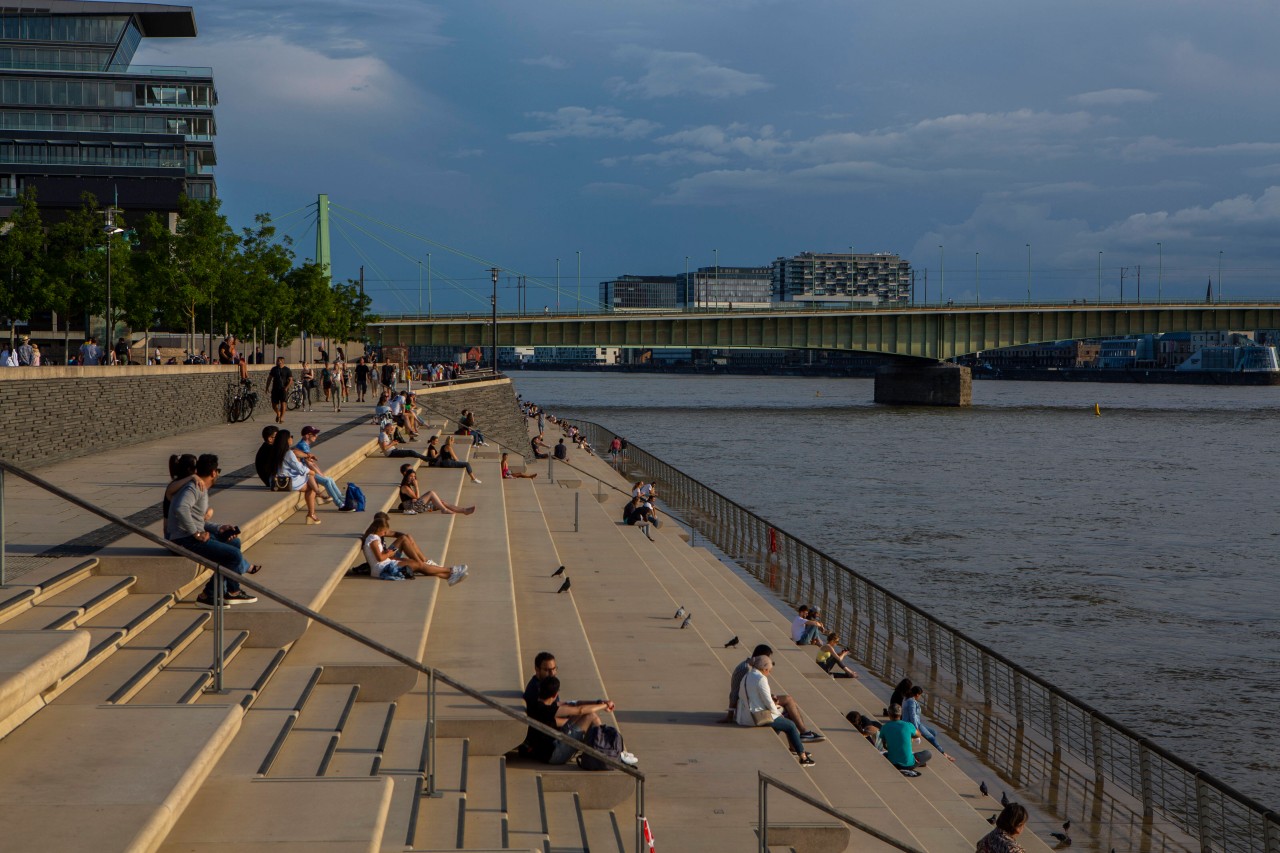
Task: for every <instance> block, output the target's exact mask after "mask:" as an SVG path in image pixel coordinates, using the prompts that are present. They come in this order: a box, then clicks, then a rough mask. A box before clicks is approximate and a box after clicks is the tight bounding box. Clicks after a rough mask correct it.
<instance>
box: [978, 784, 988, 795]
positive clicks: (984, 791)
mask: <svg viewBox="0 0 1280 853" xmlns="http://www.w3.org/2000/svg"><path fill="white" fill-rule="evenodd" d="M978 790H979V791H981V792H982V796H984V797H985V796H987V794H989V793H991V789H990V788H988V787H987V783H986V782H983V783H982V784H981V785H979V786H978Z"/></svg>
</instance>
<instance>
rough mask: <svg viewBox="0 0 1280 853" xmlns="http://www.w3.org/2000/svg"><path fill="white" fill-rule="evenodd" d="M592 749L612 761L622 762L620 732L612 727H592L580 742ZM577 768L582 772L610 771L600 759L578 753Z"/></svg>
mask: <svg viewBox="0 0 1280 853" xmlns="http://www.w3.org/2000/svg"><path fill="white" fill-rule="evenodd" d="M582 742H583V743H584V744H586V745H587V746H589V747H591V748H592V749H596V750H599V751H600V752H603V753H604V754H605V755H607V756H609V757H610V758H612V759H613V760H614V761H621V760H622V749H623V746H622V732H620V731H618V730H617V729H615V728H614V727H613V726H592V727H591V728H590V729H588V730H587V736H586V737H585V738H584V739H583V741H582ZM578 766H579V767H581V768H582V769H583V770H612V769H613V768H611V767H609V766H608V765H607V764H605V763H604V762H602V761H601V760H600V759H598V758H596V757H594V756H591V755H584V754H581V753H579V755H578Z"/></svg>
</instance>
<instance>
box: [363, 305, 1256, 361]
mask: <svg viewBox="0 0 1280 853" xmlns="http://www.w3.org/2000/svg"><path fill="white" fill-rule="evenodd" d="M1277 328H1280V301H1238V302H1215V303H1205V302H1178V303H1173V302H1161V303H1155V302H1144V303H1133V302H1126V303H1119V302H1116V303H1111V302H1104V303H1032V304H1024V303H1019V304H1006V305H993V304H983V305H913V306H892V307H875V308H868V307H858V308H854V309H850V308H842V309H832V308H822V309H804V310H800V309H788V308H769V309H760V310H737V309H735V310H721V309H700V310H696V311H679V312H676V311H651V312H646V311H626V312H621V311H619V312H614V313H601V314H538V315H517V314H498V315H497V316H496V319H495V318H494V317H493V316H490V315H487V314H449V315H437V316H432V317H424V316H400V317H386V318H384V319H382V320H381V321H380V322H378V323H376V324H374V325H373V326H370V328H369V336H370V338H371V339H372V340H373V341H375V342H378V343H382V344H405V345H410V346H414V345H424V346H454V347H459V348H465V347H473V346H480V347H489V346H492V345H493V344H494V333H495V330H496V337H497V346H500V347H509V346H543V347H643V348H646V349H647V348H663V347H670V348H689V349H734V348H750V349H822V350H845V351H853V352H867V353H879V354H881V355H893V356H902V357H904V358H909V359H928V360H930V361H944V360H947V359H951V358H955V357H956V356H962V355H971V354H974V353H978V352H982V351H983V350H992V349H1000V348H1002V347H1010V346H1018V345H1020V344H1030V343H1039V342H1045V341H1061V340H1072V339H1081V338H1102V337H1126V336H1129V335H1142V334H1158V333H1162V332H1198V331H1214V330H1222V329H1250V330H1252V329H1277Z"/></svg>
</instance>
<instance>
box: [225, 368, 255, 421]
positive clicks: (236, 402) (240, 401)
mask: <svg viewBox="0 0 1280 853" xmlns="http://www.w3.org/2000/svg"><path fill="white" fill-rule="evenodd" d="M257 405H258V392H257V391H254V390H253V385H252V384H251V383H250V382H249V381H248V380H247V379H246V380H242V381H239V382H235V383H233V384H231V385H228V386H227V423H232V424H234V423H240V422H242V421H247V420H249V418H251V417H253V410H254V408H255V407H256V406H257Z"/></svg>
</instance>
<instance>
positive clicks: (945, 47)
mask: <svg viewBox="0 0 1280 853" xmlns="http://www.w3.org/2000/svg"><path fill="white" fill-rule="evenodd" d="M193 5H194V7H195V10H196V18H197V22H198V25H199V27H200V38H199V39H197V40H195V41H194V42H192V41H168V42H165V41H156V42H152V43H149V44H148V43H144V46H143V49H142V50H141V51H140V52H139V57H138V61H139V62H151V63H156V64H172V63H180V64H191V65H212V66H214V73H215V77H216V81H217V86H218V93H219V97H220V99H221V103H220V106H219V108H218V111H217V119H218V125H219V137H218V152H219V167H218V170H217V174H218V183H219V191H220V194H221V196H222V198H223V201H224V209H225V211H226V212H227V213H228V214H229V215H230V217H231V219H232V221H233V223H236V224H247V223H248V222H249V221H250V220H251V218H252V216H253V215H254V214H255V213H257V212H261V211H269V212H270V213H272V214H273V215H277V216H282V217H283V216H284V215H285V214H288V213H290V212H291V211H294V210H296V209H298V208H300V207H303V206H304V205H307V204H309V203H312V202H314V200H315V196H316V194H317V193H320V192H325V193H328V194H329V195H330V197H331V199H332V200H333V202H334V203H335V205H341V208H340V209H335V214H336V215H337V217H338V218H337V219H336V227H335V229H334V234H333V244H334V249H333V261H334V266H335V275H336V276H338V277H341V278H345V277H349V276H355V275H356V274H357V270H358V268H359V266H360V264H362V263H364V264H366V272H365V275H366V280H367V282H368V286H369V292H370V293H372V294H373V295H374V296H375V298H376V304H375V309H376V310H379V311H381V312H383V313H386V314H394V313H399V312H402V311H414V310H416V309H417V305H418V299H419V288H418V261H419V260H421V261H422V262H423V263H424V264H425V262H426V255H427V253H428V252H430V253H431V255H432V258H431V266H432V269H433V272H434V273H435V275H434V276H433V278H434V286H433V288H432V297H431V299H432V302H433V305H434V308H435V310H437V311H439V310H479V309H481V308H484V307H487V304H488V300H487V298H483V299H481V298H480V296H479V295H480V294H482V293H483V294H487V291H488V289H489V287H488V283H487V282H488V275H487V273H486V272H485V271H484V270H485V269H486V268H487V267H488V266H490V265H492V264H496V265H498V266H500V267H503V268H504V269H508V270H514V271H518V272H520V273H523V274H526V275H529V276H532V277H535V278H539V279H542V280H544V281H546V282H548V283H549V284H554V280H555V273H556V258H559V259H560V281H561V287H562V293H561V296H560V300H561V302H560V304H561V306H562V307H566V308H571V307H572V306H573V304H574V300H575V298H576V292H577V281H578V278H577V273H578V253H579V252H580V253H581V266H582V281H583V294H584V302H585V301H586V300H587V299H594V298H595V297H596V294H597V289H596V286H595V283H596V282H597V281H599V280H600V279H602V278H609V277H612V276H615V275H619V274H623V273H655V274H668V275H670V274H674V273H677V272H680V271H682V270H683V268H684V263H685V258H686V256H688V258H689V264H690V266H691V267H697V266H710V265H712V264H713V263H714V262H715V260H714V259H715V250H717V249H718V250H719V260H720V263H721V264H723V265H737V264H743V265H746V264H760V265H764V264H767V263H768V262H769V261H771V260H772V259H773V258H775V257H777V256H779V255H788V254H794V253H797V252H801V251H806V250H814V251H848V250H849V247H850V246H851V245H852V246H854V247H855V249H856V250H857V251H885V252H897V253H900V254H902V255H903V256H904V257H906V258H907V259H908V260H910V261H911V262H912V265H913V266H914V267H915V268H916V270H917V279H916V281H917V296H918V297H920V298H923V296H924V292H923V288H924V277H925V275H926V271H927V275H928V281H929V298H930V299H931V300H932V299H936V298H938V296H939V295H943V296H944V297H945V298H955V299H957V300H961V299H966V300H968V299H973V298H974V296H975V291H980V294H981V297H982V299H983V300H984V301H986V300H987V299H999V298H1010V299H1025V298H1026V289H1027V278H1028V276H1027V266H1028V264H1027V259H1028V249H1027V244H1030V258H1031V287H1032V290H1033V295H1034V296H1035V297H1036V298H1052V299H1073V298H1091V299H1092V298H1095V297H1096V296H1097V293H1098V287H1099V275H1098V264H1099V255H1098V253H1099V252H1102V253H1103V254H1102V256H1101V266H1102V271H1101V288H1102V296H1103V298H1115V297H1117V296H1118V295H1119V292H1120V282H1121V268H1122V267H1123V268H1127V272H1126V277H1125V279H1124V282H1125V284H1124V287H1125V295H1126V297H1129V298H1132V297H1134V296H1135V295H1136V285H1137V278H1138V268H1139V267H1141V286H1142V295H1143V297H1144V298H1149V297H1154V296H1155V295H1156V292H1157V288H1160V290H1161V291H1162V292H1163V294H1164V295H1165V296H1166V297H1187V298H1196V299H1202V298H1204V294H1205V288H1206V284H1207V283H1208V281H1209V279H1210V278H1212V279H1214V281H1215V282H1217V281H1218V268H1219V262H1220V260H1221V264H1222V281H1221V284H1222V287H1223V291H1224V295H1225V296H1226V297H1228V298H1231V297H1246V296H1260V295H1273V296H1274V295H1275V294H1276V291H1277V288H1276V287H1275V286H1274V285H1273V279H1274V277H1275V275H1276V273H1277V272H1280V240H1277V230H1278V228H1277V226H1280V120H1278V119H1277V117H1276V114H1275V111H1274V109H1273V108H1272V107H1273V104H1274V97H1275V95H1274V93H1275V92H1276V91H1277V90H1280V54H1278V53H1277V52H1276V51H1275V49H1274V45H1275V44H1276V43H1277V42H1280V15H1277V14H1276V13H1275V9H1274V6H1273V4H1271V3H1269V2H1266V0H1251V2H1244V0H1217V2H1215V3H1212V4H1210V3H1206V2H1202V0H1197V2H1188V0H1161V2H1154V0H1107V2H1098V0H1073V2H1071V3H1053V4H1050V3H1044V2H1036V0H1019V1H1018V2H1012V0H973V2H969V3H954V2H942V0H908V2H901V3H865V2H849V1H848V0H844V2H835V0H785V2H784V0H778V2H773V0H640V2H636V3H618V2H602V0H540V1H539V2H519V1H518V0H456V2H453V3H433V2H424V0H307V2H305V3H303V2H299V0H271V2H270V3H262V2H261V0H254V2H247V0H217V1H216V2H212V0H195V2H194V4H193ZM306 216H307V212H306V211H303V212H302V213H299V214H296V215H295V216H293V217H285V218H283V219H282V223H281V225H282V228H283V229H284V230H287V231H289V232H290V233H291V234H293V235H294V236H295V238H296V239H297V240H298V245H299V249H300V254H302V255H304V256H309V255H313V254H314V239H315V238H314V230H313V229H312V230H308V228H309V225H308V223H307V222H306V221H305V217H306ZM373 220H380V221H381V222H384V223H389V224H391V225H394V226H395V227H396V228H399V229H401V230H402V231H403V232H407V233H397V232H396V231H394V230H391V229H389V228H387V227H385V226H383V225H379V224H375V223H374V222H373ZM362 229H363V230H362ZM366 232H367V233H366ZM410 235H417V236H418V237H422V238H426V240H430V241H434V245H432V244H429V243H427V242H424V241H422V240H419V239H416V238H415V237H414V236H410ZM353 244H354V245H353ZM1157 244H1160V245H1157ZM939 246H942V247H944V248H943V249H942V250H941V251H940V250H939ZM453 250H456V251H453ZM1161 255H1162V256H1163V257H1162V259H1161ZM975 261H977V266H978V268H977V270H976V271H975ZM944 280H945V292H944V293H941V294H940V293H939V289H940V287H939V286H940V285H941V284H942V282H943V281H944ZM464 291H465V292H464ZM556 298H557V296H556V294H555V293H554V292H552V290H550V289H542V288H535V289H533V290H531V291H530V292H529V294H528V298H527V300H528V305H529V306H530V308H532V309H534V310H541V307H542V306H543V305H548V304H549V305H551V306H552V307H555V305H556ZM424 299H425V297H424ZM500 299H501V300H502V301H503V304H504V305H505V306H508V307H512V306H514V305H515V291H514V290H512V289H509V288H507V286H506V280H505V276H504V280H503V290H502V293H501V295H500Z"/></svg>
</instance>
